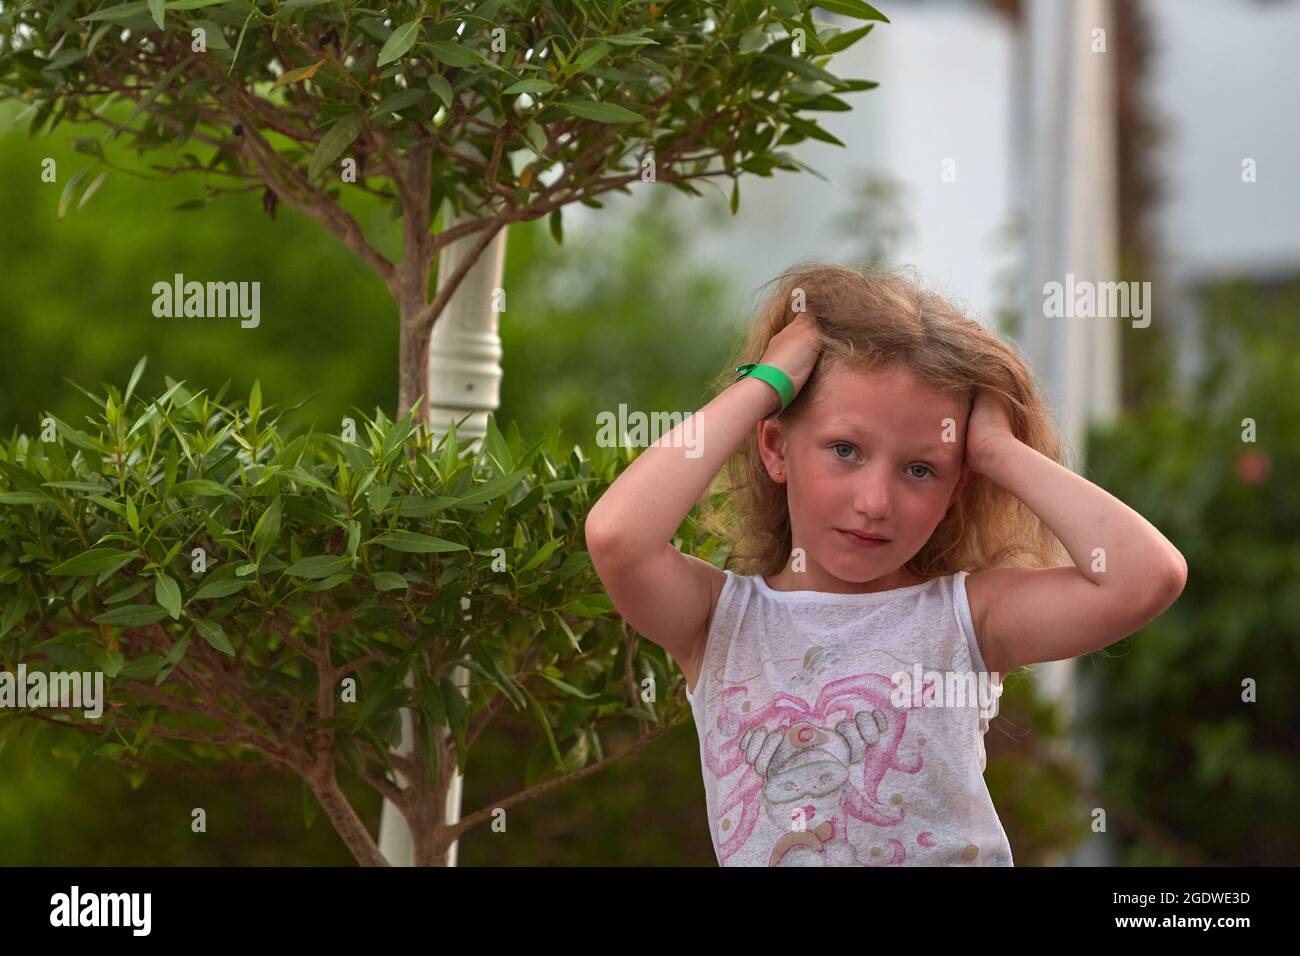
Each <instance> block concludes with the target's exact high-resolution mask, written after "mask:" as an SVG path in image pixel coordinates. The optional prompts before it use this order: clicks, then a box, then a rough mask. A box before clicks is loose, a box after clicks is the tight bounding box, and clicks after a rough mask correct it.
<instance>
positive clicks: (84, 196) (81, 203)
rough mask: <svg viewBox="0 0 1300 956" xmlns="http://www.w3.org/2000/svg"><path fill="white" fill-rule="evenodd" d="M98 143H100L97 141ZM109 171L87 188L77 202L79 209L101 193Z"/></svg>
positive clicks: (104, 172) (100, 175) (105, 171)
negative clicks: (100, 188)
mask: <svg viewBox="0 0 1300 956" xmlns="http://www.w3.org/2000/svg"><path fill="white" fill-rule="evenodd" d="M96 142H99V141H98V140H96ZM108 172H109V171H108V170H107V169H106V170H104V171H103V172H102V173H100V174H99V175H98V176H96V177H95V179H94V180H93V181H92V182H91V184H90V185H89V186H87V187H86V191H85V192H84V193H82V194H81V199H79V200H78V201H77V208H78V209H80V208H81V207H82V206H84V205H85V204H86V203H88V202H90V197H91V196H93V195H95V193H97V192H99V187H100V186H102V185H104V180H105V179H107V178H108Z"/></svg>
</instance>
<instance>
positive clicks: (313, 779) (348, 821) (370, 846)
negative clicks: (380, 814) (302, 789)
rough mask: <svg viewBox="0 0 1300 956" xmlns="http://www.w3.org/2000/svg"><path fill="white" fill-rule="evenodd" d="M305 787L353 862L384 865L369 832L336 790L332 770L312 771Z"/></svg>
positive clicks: (337, 789)
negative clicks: (327, 819) (332, 826)
mask: <svg viewBox="0 0 1300 956" xmlns="http://www.w3.org/2000/svg"><path fill="white" fill-rule="evenodd" d="M307 785H308V786H310V787H311V791H312V793H314V794H315V795H316V799H317V800H318V801H320V805H321V809H322V810H324V811H325V815H326V816H327V817H329V818H330V822H331V823H332V824H334V829H335V831H337V833H338V835H339V836H340V837H342V839H343V842H344V843H345V844H347V848H348V849H349V850H351V851H352V855H353V856H354V857H355V858H356V861H357V862H358V863H360V864H361V865H362V866H388V865H389V863H388V860H387V859H385V857H384V855H383V854H382V853H380V852H379V846H378V845H377V844H376V843H375V841H374V840H373V839H372V838H371V836H370V831H368V830H367V829H366V825H365V824H364V823H363V822H362V821H361V818H360V817H359V816H357V812H356V810H354V809H353V808H352V804H350V803H348V798H347V797H346V796H345V795H344V793H343V790H342V788H341V787H339V784H338V780H336V779H335V777H334V770H333V768H332V767H330V768H325V769H321V770H318V771H313V772H311V773H309V774H308V776H307Z"/></svg>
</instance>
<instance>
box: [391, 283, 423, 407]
mask: <svg viewBox="0 0 1300 956" xmlns="http://www.w3.org/2000/svg"><path fill="white" fill-rule="evenodd" d="M421 305H423V303H422V302H411V303H399V310H400V314H401V344H400V348H399V353H398V382H397V414H398V415H399V416H400V415H405V414H406V413H407V412H409V411H410V410H411V409H412V408H413V407H415V406H416V404H417V403H418V405H419V414H418V415H417V416H416V420H417V421H423V420H424V418H425V414H426V413H425V409H426V408H427V407H428V403H427V397H428V392H429V381H428V368H429V332H430V329H429V328H428V327H425V328H420V327H418V326H417V325H416V324H415V322H414V315H415V313H417V312H418V311H419V310H420V306H421Z"/></svg>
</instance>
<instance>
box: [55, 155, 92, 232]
mask: <svg viewBox="0 0 1300 956" xmlns="http://www.w3.org/2000/svg"><path fill="white" fill-rule="evenodd" d="M88 172H90V167H86V168H85V169H83V170H81V172H79V173H74V174H73V176H72V178H71V179H69V180H68V182H67V185H65V186H64V187H63V192H62V193H61V194H60V195H59V218H60V219H62V218H63V214H64V213H65V212H67V211H68V203H70V202H72V194H73V193H74V192H75V191H76V189H77V184H78V183H79V182H81V181H82V180H83V179H85V178H86V173H88Z"/></svg>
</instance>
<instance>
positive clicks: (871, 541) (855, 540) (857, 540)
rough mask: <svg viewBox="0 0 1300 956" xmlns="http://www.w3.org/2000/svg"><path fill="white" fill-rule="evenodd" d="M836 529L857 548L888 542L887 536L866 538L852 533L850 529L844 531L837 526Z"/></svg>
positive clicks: (880, 545) (878, 546) (881, 544)
mask: <svg viewBox="0 0 1300 956" xmlns="http://www.w3.org/2000/svg"><path fill="white" fill-rule="evenodd" d="M836 530H837V531H839V533H840V534H842V535H843V536H844V537H845V539H846V540H847V541H849V542H850V543H851V544H854V545H856V546H857V547H859V548H880V547H883V546H884V545H887V544H889V539H888V538H867V537H864V536H862V535H860V534H854V533H853V532H852V531H845V530H844V529H842V528H837V529H836Z"/></svg>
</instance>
